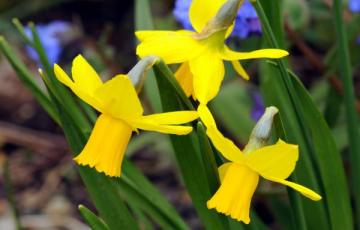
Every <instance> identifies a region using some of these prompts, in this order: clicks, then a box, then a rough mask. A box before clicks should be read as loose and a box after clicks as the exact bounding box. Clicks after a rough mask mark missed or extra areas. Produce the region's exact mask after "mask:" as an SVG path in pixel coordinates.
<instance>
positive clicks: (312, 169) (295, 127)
mask: <svg viewBox="0 0 360 230" xmlns="http://www.w3.org/2000/svg"><path fill="white" fill-rule="evenodd" d="M261 2H264V3H266V4H267V5H268V8H269V9H270V11H271V10H272V9H274V8H275V7H276V8H278V7H279V6H278V4H274V3H273V2H272V3H270V2H266V1H261ZM254 6H255V8H256V10H257V12H258V15H259V17H260V20H261V22H262V24H263V31H264V35H265V38H266V39H267V40H268V42H269V43H270V45H271V46H272V47H274V48H279V47H280V46H279V42H278V41H277V39H279V38H277V37H276V36H275V35H274V32H273V30H272V27H275V29H276V30H277V31H281V28H282V24H281V23H277V22H279V19H278V17H280V16H279V15H277V16H276V17H273V18H272V21H271V22H272V23H271V26H272V27H271V26H270V23H269V21H268V18H267V16H266V14H265V12H264V10H263V8H262V3H260V1H256V2H255V3H254ZM274 11H276V9H275V10H274ZM273 20H274V21H273ZM281 34H282V33H280V34H277V35H278V36H279V37H281ZM280 40H282V38H280ZM276 63H277V64H278V71H279V72H280V77H277V76H276V75H277V74H276V72H273V74H272V78H271V80H270V79H269V78H267V79H264V80H263V81H262V85H263V90H264V92H265V94H266V96H267V100H268V103H269V102H271V103H272V104H275V105H276V106H277V107H278V108H279V109H280V111H281V112H282V114H285V116H284V115H283V116H282V118H281V120H283V122H284V126H285V129H286V131H287V132H286V133H287V137H288V139H289V140H290V141H294V142H295V143H298V144H299V145H300V150H301V153H302V154H301V158H300V161H299V163H298V167H297V169H296V177H298V178H299V180H300V181H301V182H303V181H304V182H305V181H306V183H305V185H310V187H311V188H313V189H315V190H317V191H320V190H319V188H322V189H323V190H324V194H323V195H324V201H323V202H322V203H319V202H318V203H317V204H315V203H311V202H309V201H305V200H302V201H303V202H302V204H303V206H304V210H305V217H306V221H307V225H308V226H309V228H310V229H312V228H324V229H328V228H329V226H328V224H329V223H330V224H331V227H333V228H334V229H338V228H341V229H351V228H352V212H351V209H350V205H349V204H350V201H349V197H348V193H347V186H346V180H345V175H344V169H343V166H342V162H341V158H340V154H339V153H338V151H337V150H336V146H335V144H334V140H333V137H332V136H331V133H330V131H329V128H328V126H327V125H326V123H323V122H316V120H317V121H318V120H319V119H322V117H321V115H320V114H319V113H318V110H317V108H316V106H315V105H314V103H313V101H312V100H309V101H307V104H306V106H304V104H303V103H302V101H301V99H300V98H301V96H303V94H304V93H307V92H306V90H305V89H302V91H301V92H298V91H297V90H300V88H299V87H297V88H295V86H294V85H293V84H294V83H293V82H292V80H291V78H290V76H289V74H288V73H287V70H286V64H285V63H284V61H281V60H278V61H276ZM266 71H269V72H270V73H271V70H269V69H267V70H266ZM269 72H266V74H269ZM265 84H266V87H265ZM275 90H276V91H275ZM273 92H277V94H276V95H274V93H273ZM300 93H301V95H300ZM310 99H311V98H310ZM309 114H310V115H309ZM317 130H322V131H323V132H325V133H324V134H320V133H318V132H317ZM324 143H326V144H328V145H324ZM325 162H326V163H325ZM335 172H336V173H335ZM334 174H335V175H334ZM319 186H320V187H319ZM335 187H336V188H337V189H336V191H335V189H334V188H335ZM339 189H340V190H341V192H340V191H339ZM339 193H340V194H341V196H340V197H339ZM324 211H326V213H324ZM315 213H316V215H318V216H316V218H315ZM319 220H320V221H319Z"/></svg>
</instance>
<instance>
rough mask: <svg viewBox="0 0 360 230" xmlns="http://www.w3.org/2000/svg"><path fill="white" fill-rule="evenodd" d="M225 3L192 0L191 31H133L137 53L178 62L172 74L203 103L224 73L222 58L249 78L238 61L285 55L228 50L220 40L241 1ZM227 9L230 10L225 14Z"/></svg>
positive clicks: (215, 90) (272, 51) (212, 94)
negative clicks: (138, 42) (174, 72)
mask: <svg viewBox="0 0 360 230" xmlns="http://www.w3.org/2000/svg"><path fill="white" fill-rule="evenodd" d="M225 2H226V0H211V1H208V0H193V1H192V5H191V7H190V21H191V23H192V25H193V27H194V28H195V32H193V31H187V30H180V31H137V32H136V36H137V37H138V39H139V40H140V41H141V43H140V44H139V45H138V47H137V50H136V52H137V54H138V55H139V56H140V57H145V56H148V55H156V56H159V57H161V58H162V59H163V60H164V61H165V62H166V63H167V64H175V63H182V65H181V66H180V68H179V70H178V71H177V73H176V74H175V75H176V78H177V79H178V82H179V83H180V85H181V86H182V88H183V89H184V92H185V93H186V94H187V96H190V95H192V96H193V97H194V98H195V99H197V100H198V101H200V103H202V104H207V103H208V101H210V100H211V99H213V98H214V97H215V96H216V95H217V93H218V91H219V88H220V85H221V82H222V80H223V78H224V74H225V69H224V63H223V61H231V62H232V64H233V66H234V69H235V70H236V71H237V72H238V73H239V75H240V76H242V77H243V78H245V79H249V76H248V74H247V73H246V72H245V70H244V68H243V67H242V66H241V64H240V63H239V62H238V61H241V60H246V59H255V58H281V57H284V56H286V55H288V52H286V51H284V50H279V49H261V50H256V51H252V52H235V51H232V50H230V49H229V47H228V46H227V45H225V44H224V41H225V39H226V38H227V35H228V34H230V32H231V30H232V24H233V21H234V18H235V15H236V12H237V9H238V6H239V5H240V3H241V0H238V1H232V2H230V3H232V4H233V6H232V5H229V4H230V3H229V4H228V6H227V8H226V7H225V5H224V3H225ZM234 8H235V10H234ZM219 9H221V10H219ZM228 11H233V12H232V13H231V12H230V13H228ZM218 12H219V13H218ZM227 13H228V14H227ZM219 15H220V16H219ZM224 15H225V16H224ZM229 19H231V20H230V22H229Z"/></svg>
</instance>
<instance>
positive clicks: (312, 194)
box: [264, 177, 322, 201]
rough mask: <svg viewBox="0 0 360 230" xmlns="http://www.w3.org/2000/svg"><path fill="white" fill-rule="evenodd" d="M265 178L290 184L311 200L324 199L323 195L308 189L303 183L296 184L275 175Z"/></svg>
mask: <svg viewBox="0 0 360 230" xmlns="http://www.w3.org/2000/svg"><path fill="white" fill-rule="evenodd" d="M264 178H265V179H267V180H271V181H274V182H277V183H280V184H283V185H286V186H289V187H290V188H292V189H294V190H296V191H298V192H300V193H301V194H302V195H304V196H306V197H307V198H309V199H311V200H314V201H319V200H321V199H322V198H321V196H320V195H319V194H317V193H316V192H314V191H313V190H311V189H308V188H306V187H304V186H302V185H299V184H296V183H294V182H291V181H287V180H283V179H279V178H275V177H264Z"/></svg>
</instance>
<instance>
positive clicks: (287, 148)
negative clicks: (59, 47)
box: [55, 0, 321, 223]
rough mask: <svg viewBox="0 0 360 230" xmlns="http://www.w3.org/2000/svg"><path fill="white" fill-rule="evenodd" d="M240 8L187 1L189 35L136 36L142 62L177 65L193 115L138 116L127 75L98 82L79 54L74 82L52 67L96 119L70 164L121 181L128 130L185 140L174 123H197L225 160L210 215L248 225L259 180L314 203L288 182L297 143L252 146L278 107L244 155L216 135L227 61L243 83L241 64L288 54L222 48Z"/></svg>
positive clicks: (233, 3)
mask: <svg viewBox="0 0 360 230" xmlns="http://www.w3.org/2000/svg"><path fill="white" fill-rule="evenodd" d="M242 3H243V1H242V0H228V1H226V0H212V1H206V0H193V1H192V3H191V6H190V10H189V15H190V21H191V24H192V27H193V28H194V29H195V31H188V30H180V31H137V32H136V36H137V38H138V39H139V40H140V44H139V45H138V47H137V51H136V52H137V54H138V55H139V56H140V57H141V58H145V57H147V56H149V55H155V56H158V57H160V58H162V59H163V60H164V61H165V62H166V63H167V64H180V67H179V69H178V70H177V71H176V74H175V76H176V79H177V81H178V83H179V84H180V85H181V87H182V89H183V90H184V92H185V93H186V95H187V96H192V97H193V99H194V100H195V101H198V102H199V106H198V108H197V111H178V112H168V113H162V114H154V115H143V108H142V106H141V103H140V101H139V98H138V96H137V93H136V91H135V89H134V86H133V84H132V83H131V81H130V79H129V77H128V76H127V75H117V76H115V77H114V78H112V79H111V80H109V81H107V82H105V83H103V82H102V81H101V79H100V77H99V76H98V75H97V73H96V72H95V70H94V69H93V68H92V67H91V66H90V65H89V64H88V63H87V62H86V60H85V59H84V58H83V57H82V56H78V57H76V58H75V59H74V62H73V66H72V78H70V77H69V76H68V75H67V74H66V73H65V72H64V71H63V70H62V69H61V68H60V67H59V66H58V65H55V74H56V76H57V78H58V79H59V81H61V82H62V83H63V84H65V85H66V86H68V87H69V88H70V89H71V90H72V91H73V92H74V93H75V94H76V95H77V96H78V97H80V98H81V99H82V100H84V101H85V102H86V103H88V104H89V105H91V106H92V107H94V108H95V109H96V110H97V111H99V112H100V113H101V115H100V116H99V118H98V120H97V121H96V124H95V127H94V129H93V131H92V133H91V136H90V138H89V140H88V142H87V144H86V146H85V147H84V149H83V150H82V152H81V153H80V154H79V155H78V156H77V157H76V158H75V161H76V162H77V163H78V164H80V165H87V166H90V167H94V168H95V169H96V170H97V171H99V172H104V173H105V174H106V175H108V176H120V173H121V161H122V159H123V157H124V152H125V150H126V146H127V144H128V142H129V140H130V137H131V134H132V132H133V131H136V132H137V131H138V129H142V130H148V131H157V132H162V133H169V134H177V135H186V134H188V133H190V132H191V131H192V127H190V126H180V124H184V123H188V122H190V121H193V120H195V119H197V118H198V117H200V119H201V121H202V122H203V123H204V125H205V126H206V128H207V130H206V133H207V136H208V137H209V139H210V140H211V141H212V143H213V145H214V146H215V147H216V148H217V149H218V150H219V152H220V153H221V154H222V155H223V156H224V158H225V159H226V160H227V161H228V162H226V163H223V164H222V165H221V166H220V167H219V174H220V178H221V185H220V187H219V189H218V191H217V192H216V193H215V194H214V195H213V197H211V198H210V199H209V201H208V202H207V207H208V208H209V209H216V210H217V211H218V212H220V213H223V214H225V215H228V216H231V217H232V218H234V219H236V220H238V221H243V222H244V223H249V222H250V218H249V210H250V204H251V199H252V196H253V194H254V192H255V190H256V188H257V185H258V182H259V179H260V177H263V178H265V179H267V180H270V181H273V182H277V183H280V184H283V185H286V186H289V187H291V188H293V189H295V190H297V191H298V192H300V193H301V194H302V195H304V196H306V197H308V198H310V199H312V200H320V199H321V197H320V195H318V194H317V193H315V192H313V191H312V190H310V189H308V188H306V187H303V186H301V185H299V184H295V183H293V182H290V181H287V180H286V179H287V178H288V177H289V176H290V174H291V173H292V172H293V171H294V169H295V166H296V161H297V160H298V157H299V149H298V146H297V145H293V144H288V143H286V142H284V141H282V140H278V142H277V143H276V144H274V145H269V146H265V141H261V142H257V141H256V140H257V139H256V138H257V137H256V134H257V133H258V131H257V130H258V129H259V127H264V124H265V126H266V127H267V128H266V130H267V131H268V130H269V127H271V123H272V117H273V116H274V115H275V114H276V113H277V109H276V108H274V107H270V108H268V109H267V111H266V112H265V114H264V115H263V117H262V118H261V119H260V121H259V122H258V125H257V126H256V127H255V129H254V132H253V134H254V133H255V134H254V135H255V136H254V135H252V136H251V138H250V140H249V143H248V144H247V145H246V147H245V149H244V150H240V149H239V148H238V147H237V146H236V145H235V144H234V143H233V142H232V141H231V140H230V139H228V138H226V137H224V136H223V135H222V134H221V132H220V131H219V130H218V128H217V125H216V123H215V120H214V118H213V116H212V114H211V112H210V110H209V109H208V107H207V104H208V102H209V101H211V100H212V99H213V98H214V97H215V96H216V95H217V94H218V92H219V90H220V86H221V83H222V80H223V78H224V75H225V68H224V61H229V62H231V63H232V65H233V67H234V69H235V70H236V71H237V73H238V74H239V75H240V76H241V77H243V78H244V79H246V80H248V79H249V76H248V74H247V73H246V71H245V70H244V68H243V67H242V65H241V64H240V62H239V61H242V60H246V59H257V58H282V57H285V56H287V55H288V52H287V51H284V50H280V49H261V50H255V51H252V52H237V51H233V50H231V49H230V48H229V47H228V46H227V45H226V44H225V40H226V38H227V37H228V36H229V34H230V33H231V31H232V30H233V27H234V26H233V24H234V20H235V18H236V15H237V12H238V10H239V8H240V7H241V4H242ZM269 114H270V115H269ZM269 117H270V119H269ZM260 133H261V132H260ZM268 134H269V132H267V135H268ZM265 139H266V138H265ZM266 140H267V139H266Z"/></svg>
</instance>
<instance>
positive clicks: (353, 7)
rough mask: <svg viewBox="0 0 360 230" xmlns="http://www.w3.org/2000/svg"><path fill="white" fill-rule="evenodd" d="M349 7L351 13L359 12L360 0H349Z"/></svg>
mask: <svg viewBox="0 0 360 230" xmlns="http://www.w3.org/2000/svg"><path fill="white" fill-rule="evenodd" d="M349 9H350V11H351V12H353V13H359V12H360V0H349Z"/></svg>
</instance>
